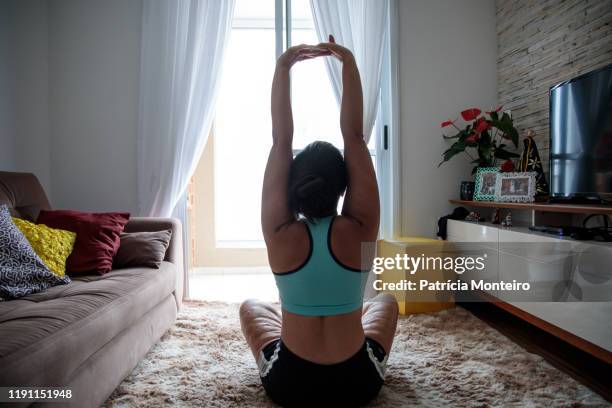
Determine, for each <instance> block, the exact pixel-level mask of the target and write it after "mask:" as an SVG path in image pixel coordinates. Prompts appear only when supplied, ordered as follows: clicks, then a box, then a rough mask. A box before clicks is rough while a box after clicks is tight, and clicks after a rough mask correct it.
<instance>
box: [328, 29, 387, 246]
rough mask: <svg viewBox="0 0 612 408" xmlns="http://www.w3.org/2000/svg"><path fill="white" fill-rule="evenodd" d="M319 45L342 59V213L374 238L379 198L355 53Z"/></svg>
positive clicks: (378, 211) (378, 220) (329, 44)
mask: <svg viewBox="0 0 612 408" xmlns="http://www.w3.org/2000/svg"><path fill="white" fill-rule="evenodd" d="M329 41H330V42H329V43H325V44H319V47H322V48H326V49H329V50H330V52H331V53H332V54H333V55H334V56H335V57H336V58H338V59H339V60H340V61H341V62H342V103H341V106H340V129H341V131H342V137H343V139H344V161H345V163H346V168H347V172H348V187H347V190H346V196H345V198H344V205H343V208H342V215H344V216H346V217H348V218H352V219H353V220H355V221H356V222H357V223H358V224H359V226H360V230H361V232H362V237H363V238H364V239H365V240H373V239H376V235H377V234H378V226H379V222H380V202H379V198H378V183H377V182H376V172H375V171H374V165H373V164H372V158H371V157H370V151H369V150H368V146H367V144H366V142H365V140H364V139H363V93H362V89H361V79H360V77H359V70H358V69H357V63H356V62H355V57H354V56H353V54H352V53H351V51H350V50H348V49H347V48H345V47H342V46H341V45H338V44H336V43H335V41H334V38H333V36H331V35H330V36H329Z"/></svg>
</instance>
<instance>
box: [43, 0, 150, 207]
mask: <svg viewBox="0 0 612 408" xmlns="http://www.w3.org/2000/svg"><path fill="white" fill-rule="evenodd" d="M141 13H142V2H141V0H105V1H97V0H53V1H52V2H50V3H49V51H50V52H49V100H50V101H51V104H50V108H49V109H50V118H51V141H52V143H51V171H52V181H53V198H54V200H53V205H54V206H55V207H56V208H74V209H82V210H91V211H110V210H127V211H131V212H133V213H136V211H137V198H136V194H137V189H136V132H137V124H138V81H139V75H140V35H141V34H140V29H141Z"/></svg>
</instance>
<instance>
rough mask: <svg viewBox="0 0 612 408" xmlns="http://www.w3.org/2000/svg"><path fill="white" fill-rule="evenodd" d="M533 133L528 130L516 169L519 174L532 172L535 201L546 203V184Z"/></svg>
mask: <svg viewBox="0 0 612 408" xmlns="http://www.w3.org/2000/svg"><path fill="white" fill-rule="evenodd" d="M534 137H535V132H534V131H533V130H529V131H528V132H527V137H526V138H525V139H524V140H523V146H524V147H523V152H522V153H521V157H520V159H519V162H518V169H519V171H521V172H525V171H533V172H534V173H535V174H536V195H535V200H536V201H546V200H547V199H548V194H549V193H548V183H547V182H546V175H545V174H544V168H543V167H542V160H540V153H538V147H537V146H536V144H535V141H534Z"/></svg>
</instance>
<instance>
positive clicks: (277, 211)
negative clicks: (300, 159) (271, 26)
mask: <svg viewBox="0 0 612 408" xmlns="http://www.w3.org/2000/svg"><path fill="white" fill-rule="evenodd" d="M321 55H329V51H327V50H325V49H321V48H318V47H316V46H307V45H298V46H295V47H291V48H289V49H287V51H285V53H284V54H283V55H281V56H280V58H279V59H278V61H277V63H276V70H275V72H274V79H273V80H272V101H271V102H272V105H271V107H272V149H270V154H269V156H268V164H267V165H266V171H265V173H264V182H263V191H262V200H261V224H262V229H263V233H264V237H265V239H266V241H267V240H268V239H270V238H272V237H273V236H274V234H275V233H276V232H278V231H279V230H280V229H281V227H282V226H283V225H286V224H287V223H289V222H291V221H293V220H295V216H294V215H293V214H292V213H291V211H290V210H289V200H288V198H289V197H288V193H287V184H288V181H289V170H290V167H291V161H292V160H293V150H292V142H293V113H292V111H291V96H290V94H291V89H290V79H289V71H290V70H291V67H292V66H293V64H295V63H296V62H298V61H302V60H305V59H310V58H315V57H318V56H321Z"/></svg>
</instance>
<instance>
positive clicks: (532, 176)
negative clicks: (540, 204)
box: [495, 171, 536, 203]
mask: <svg viewBox="0 0 612 408" xmlns="http://www.w3.org/2000/svg"><path fill="white" fill-rule="evenodd" d="M535 193H536V173H535V172H532V171H529V172H518V173H499V175H498V176H497V183H496V185H495V201H500V202H515V203H531V202H533V201H534V197H535Z"/></svg>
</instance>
